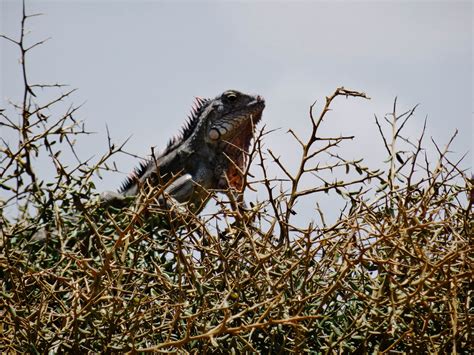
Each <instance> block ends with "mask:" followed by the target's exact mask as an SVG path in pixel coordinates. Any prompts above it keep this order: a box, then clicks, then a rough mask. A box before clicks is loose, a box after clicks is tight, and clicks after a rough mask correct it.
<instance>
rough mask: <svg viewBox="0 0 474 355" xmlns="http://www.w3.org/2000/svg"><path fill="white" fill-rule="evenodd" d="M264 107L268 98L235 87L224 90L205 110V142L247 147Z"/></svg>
mask: <svg viewBox="0 0 474 355" xmlns="http://www.w3.org/2000/svg"><path fill="white" fill-rule="evenodd" d="M264 108H265V101H264V100H263V98H261V97H260V96H258V95H257V96H251V95H246V94H243V93H241V92H239V91H236V90H227V91H225V92H224V93H223V94H222V95H220V96H218V97H216V98H215V99H214V100H211V101H210V103H209V104H208V105H207V107H206V108H205V109H204V110H203V117H206V118H207V120H206V121H207V122H206V131H207V132H206V133H207V134H206V141H207V142H208V143H210V144H213V143H216V142H221V141H222V142H230V143H232V144H234V145H237V146H239V147H240V148H242V149H246V148H247V147H248V144H249V143H250V140H251V138H252V136H253V129H254V127H255V125H256V124H257V123H258V121H260V119H261V117H262V111H263V109H264ZM244 142H245V144H244V146H242V144H241V143H244Z"/></svg>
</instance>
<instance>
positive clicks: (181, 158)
mask: <svg viewBox="0 0 474 355" xmlns="http://www.w3.org/2000/svg"><path fill="white" fill-rule="evenodd" d="M264 108H265V101H264V99H263V98H262V97H261V96H258V95H257V96H252V95H246V94H243V93H241V92H238V91H235V90H228V91H225V92H224V93H223V94H222V95H220V96H218V97H216V98H215V99H201V98H196V102H195V106H194V108H193V110H192V112H191V115H190V116H189V120H188V121H187V123H186V124H185V126H184V128H183V130H182V132H181V134H180V135H179V136H178V137H176V138H174V139H172V140H171V141H170V142H169V143H168V146H167V148H166V149H165V150H164V151H163V152H162V153H161V154H160V155H158V156H156V157H152V158H151V159H149V160H148V161H146V162H144V163H142V164H140V166H139V167H138V168H137V169H135V171H134V172H133V174H132V175H131V176H130V177H129V178H127V180H126V181H125V182H124V183H123V185H122V187H121V189H120V190H119V192H118V193H113V192H106V193H103V194H102V195H101V198H102V200H103V201H106V202H108V203H110V204H113V205H120V203H121V202H123V201H124V200H125V199H126V197H130V196H136V195H137V194H138V192H139V191H140V189H142V188H143V189H152V188H155V187H159V186H166V184H167V183H169V182H170V181H171V179H173V182H172V183H171V184H170V185H169V186H168V187H167V188H166V189H165V191H164V193H165V195H167V196H168V197H171V199H172V200H174V201H177V202H179V203H185V202H187V203H188V204H187V205H188V207H189V209H190V210H191V211H193V212H195V213H197V212H199V211H200V210H201V209H202V208H204V206H205V204H206V202H207V201H208V200H209V198H210V192H212V191H213V190H220V189H228V188H232V189H234V190H237V191H240V190H241V189H242V187H243V181H244V179H243V176H242V171H243V170H244V169H245V167H244V165H245V162H246V154H247V153H248V149H249V146H250V141H251V139H252V137H253V133H254V129H255V125H256V124H257V123H258V122H259V121H260V119H261V117H262V112H263V109H264Z"/></svg>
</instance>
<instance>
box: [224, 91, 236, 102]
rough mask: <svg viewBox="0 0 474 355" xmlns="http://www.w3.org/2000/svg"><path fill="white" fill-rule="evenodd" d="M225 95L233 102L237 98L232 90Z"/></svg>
mask: <svg viewBox="0 0 474 355" xmlns="http://www.w3.org/2000/svg"><path fill="white" fill-rule="evenodd" d="M225 97H226V98H227V100H229V101H230V102H234V101H235V100H237V94H236V93H234V92H229V93H227V94H226V95H225Z"/></svg>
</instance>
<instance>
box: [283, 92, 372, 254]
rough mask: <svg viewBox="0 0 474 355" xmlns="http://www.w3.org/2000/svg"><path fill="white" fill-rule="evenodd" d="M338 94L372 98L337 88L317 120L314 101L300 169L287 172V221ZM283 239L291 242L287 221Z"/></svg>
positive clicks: (329, 144) (330, 144)
mask: <svg viewBox="0 0 474 355" xmlns="http://www.w3.org/2000/svg"><path fill="white" fill-rule="evenodd" d="M337 96H345V97H346V98H347V97H349V96H351V97H362V98H365V99H370V98H369V97H368V96H367V95H366V94H365V93H361V92H358V91H354V90H348V89H345V88H344V87H340V88H337V89H336V90H335V91H334V93H333V94H332V95H331V96H328V97H326V102H325V105H324V108H323V110H322V111H321V113H320V115H319V117H318V119H317V120H315V118H314V115H313V109H314V105H315V104H316V102H315V103H313V104H312V105H311V106H310V109H309V115H310V118H311V122H312V130H311V135H310V137H309V138H308V141H307V143H305V144H303V145H302V153H301V156H302V158H301V160H300V164H299V167H298V170H297V171H296V175H294V176H291V175H290V174H287V175H288V176H289V178H290V180H291V192H290V197H289V199H288V202H287V208H286V212H285V221H287V222H288V221H289V220H290V216H291V214H292V213H293V206H294V204H295V202H296V200H297V198H298V197H299V196H300V195H301V194H300V193H299V192H298V188H299V183H300V180H301V177H302V176H303V174H304V173H305V172H306V171H307V170H306V164H307V163H308V161H309V160H310V159H311V158H313V157H314V156H315V155H316V154H310V150H311V148H312V146H313V144H314V143H316V142H317V141H319V140H321V138H320V137H318V136H317V133H318V130H319V127H320V125H321V123H322V122H323V120H324V118H325V116H326V114H327V113H328V111H330V106H331V103H332V101H333V100H334V99H335V98H336V97H337ZM344 138H349V139H350V137H342V138H335V139H334V141H336V142H340V141H341V140H342V139H344ZM323 140H327V139H326V138H324V139H323ZM331 141H332V139H331V140H330V143H328V145H327V146H326V147H323V148H322V149H321V150H320V151H321V152H322V151H324V150H326V149H328V148H329V147H331V146H332V145H334V144H333V143H331ZM299 142H300V144H301V141H299ZM277 163H278V162H277ZM280 167H281V164H280ZM283 241H286V244H287V245H288V243H289V228H288V224H287V223H286V224H285V227H284V228H282V229H281V230H280V240H279V243H280V244H282V243H283Z"/></svg>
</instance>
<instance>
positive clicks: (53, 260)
mask: <svg viewBox="0 0 474 355" xmlns="http://www.w3.org/2000/svg"><path fill="white" fill-rule="evenodd" d="M32 16H33V15H26V14H25V13H24V14H23V19H22V27H21V28H22V30H21V35H20V38H19V39H13V38H11V37H5V36H3V37H4V39H5V40H8V41H10V42H12V43H13V44H14V45H16V46H18V48H19V49H20V55H21V63H22V64H21V68H22V75H23V81H24V93H23V97H22V99H21V103H19V104H13V105H14V108H15V110H16V111H15V112H17V113H18V119H16V118H13V117H12V115H11V114H7V113H6V111H5V110H2V112H0V115H1V121H0V122H1V123H0V124H1V126H2V129H4V130H10V131H11V132H14V133H16V135H17V136H18V141H17V142H15V143H11V142H7V141H5V140H3V141H2V145H1V160H0V161H1V166H0V187H1V190H2V196H3V197H2V200H1V202H0V203H1V208H2V210H1V211H2V212H1V235H0V238H1V239H0V248H1V249H0V250H1V251H0V264H1V271H0V273H1V279H0V285H1V299H0V302H1V309H0V334H1V336H0V351H1V352H8V353H9V352H23V351H28V352H50V351H52V352H70V351H75V352H116V351H119V352H120V351H140V352H145V351H153V352H155V351H179V352H182V353H187V352H189V353H203V352H213V353H223V352H226V353H227V352H232V353H241V352H263V353H270V352H271V353H286V352H298V353H299V352H310V351H311V352H314V351H316V352H319V353H348V352H351V353H366V352H389V351H394V352H412V353H449V352H451V353H468V352H469V351H470V350H471V351H472V348H471V349H470V348H469V346H470V345H471V344H472V343H473V339H472V324H471V319H472V318H471V316H472V304H471V302H472V301H471V300H472V289H471V288H470V285H469V282H470V280H471V277H472V274H473V271H472V265H473V260H472V259H473V254H472V242H471V238H472V235H473V221H472V215H471V208H472V197H471V198H469V197H466V196H467V194H468V193H470V192H471V191H472V181H470V179H469V178H468V177H467V176H466V174H465V172H464V171H462V170H461V168H460V161H452V160H451V159H450V158H449V156H448V155H449V154H448V146H449V145H448V146H447V147H446V148H443V149H441V148H439V147H438V145H436V144H435V143H434V142H433V146H434V148H435V149H436V152H437V159H436V161H429V159H428V158H427V153H426V150H425V148H424V147H423V143H424V139H423V138H424V129H423V132H421V134H420V137H419V138H418V139H417V140H415V141H412V140H410V139H408V138H406V137H404V136H403V134H402V133H403V127H404V125H405V123H406V122H407V121H408V120H409V119H410V118H411V117H413V115H414V112H415V109H412V110H409V111H407V112H405V113H402V114H399V113H398V112H397V106H396V101H395V104H394V106H393V112H392V113H391V114H389V115H387V116H386V117H384V120H383V121H381V120H379V119H377V120H376V122H377V125H378V127H379V129H380V134H381V142H382V143H381V144H383V147H385V149H386V151H387V155H388V161H387V164H386V169H385V170H373V169H370V168H368V167H366V166H364V165H362V161H349V160H345V159H344V158H342V157H340V156H339V155H337V154H336V153H335V150H334V148H335V147H336V146H337V145H340V144H342V143H344V141H345V140H347V139H351V138H352V137H336V138H330V137H322V136H321V135H320V126H321V125H322V123H323V122H324V119H327V118H328V117H327V114H328V111H329V110H330V105H331V104H332V102H333V101H334V100H335V99H337V98H338V97H339V96H343V97H361V98H366V96H365V94H363V93H359V92H356V91H350V90H346V89H344V88H338V89H337V90H336V91H335V92H334V93H333V94H332V95H331V96H329V97H327V98H326V101H325V104H324V107H323V108H322V110H321V111H320V113H319V114H318V115H317V114H316V113H315V110H314V107H313V106H312V107H311V110H310V120H308V121H309V125H310V126H311V128H312V129H311V132H310V135H309V137H308V138H307V139H306V140H304V139H302V138H301V137H298V136H297V135H296V134H294V133H292V134H293V135H294V138H295V139H296V141H297V144H299V146H300V148H301V158H300V163H299V166H298V167H297V169H296V171H293V172H292V171H290V170H289V168H288V167H287V165H285V162H283V161H282V160H281V159H280V158H279V157H277V156H276V154H274V153H273V152H272V151H269V150H265V149H264V147H263V143H262V139H263V137H264V136H265V132H263V131H260V133H259V134H257V136H256V138H255V144H254V146H253V150H252V151H251V152H250V158H251V159H249V161H250V162H249V166H250V163H251V162H252V161H253V162H254V165H257V166H258V168H259V169H260V170H261V175H262V176H263V179H261V180H259V181H248V182H247V185H253V186H254V187H255V186H256V185H259V186H263V188H264V189H263V190H264V191H266V194H267V196H265V199H264V200H263V202H255V203H253V204H251V207H249V208H248V209H247V210H246V211H244V212H242V213H240V212H235V211H231V210H230V209H229V208H228V205H227V204H225V203H224V202H222V201H220V200H219V201H218V200H216V201H217V202H218V203H220V204H221V207H222V208H220V210H219V212H217V213H215V214H214V215H211V216H193V215H191V214H187V215H183V213H182V212H180V213H176V212H173V211H163V210H160V209H159V208H158V207H157V204H156V203H155V200H156V196H157V195H159V194H160V192H161V191H155V192H154V193H153V194H152V195H148V196H145V195H143V194H142V195H140V196H139V197H138V198H137V200H136V202H135V203H134V204H133V205H132V206H131V207H129V208H126V209H123V210H114V209H113V208H104V207H102V206H100V204H99V203H98V200H97V199H93V198H91V196H94V195H95V194H96V192H95V191H94V187H93V183H92V178H93V177H94V175H96V174H97V173H98V171H99V170H101V169H111V165H110V164H108V162H109V161H110V159H109V158H110V157H111V156H113V155H115V154H116V153H118V152H121V151H122V146H118V147H117V146H114V145H113V144H112V143H110V140H109V147H110V149H109V151H108V152H107V153H106V154H104V156H103V157H101V158H100V159H99V160H98V161H97V162H96V163H95V164H91V163H90V162H81V161H79V162H78V163H77V164H76V166H71V162H70V161H69V162H68V164H66V163H65V161H63V158H62V156H63V155H62V150H64V149H66V148H68V149H70V150H72V152H74V142H75V140H76V136H79V137H77V138H80V135H82V134H87V132H86V130H85V129H84V128H83V125H82V123H80V122H78V121H76V120H75V118H74V115H75V113H76V110H77V108H74V107H73V106H71V108H69V109H67V110H66V111H65V112H64V113H63V114H59V115H58V114H52V113H51V112H53V111H52V108H53V107H56V106H57V105H58V104H59V103H61V102H64V101H65V100H69V99H70V96H71V94H72V92H73V91H66V92H63V93H60V94H58V97H57V98H56V99H54V100H50V101H49V102H48V103H46V104H39V103H38V102H39V101H40V97H38V96H37V95H39V94H40V93H42V92H43V90H47V89H51V90H57V91H60V92H61V91H62V90H63V89H64V88H63V87H62V86H61V85H58V84H55V85H35V84H31V83H30V82H29V81H28V80H27V70H26V69H27V67H26V63H27V61H26V56H27V55H28V54H29V51H30V50H32V49H33V48H34V47H35V46H36V45H37V44H34V45H31V46H29V47H28V46H27V45H26V42H25V40H26V38H25V22H26V21H28V20H29V19H30V17H32ZM41 43H42V42H40V43H38V45H39V44H41ZM57 91H56V92H57ZM384 122H385V123H384ZM382 124H388V128H389V131H390V134H386V133H384V132H385V128H384V126H383V125H382ZM385 127H387V126H385ZM402 146H403V147H404V149H403V150H402V149H401V148H399V147H402ZM383 147H382V149H383ZM406 147H409V148H411V149H407V148H406ZM323 156H324V157H325V158H326V159H322V157H323ZM39 158H43V159H49V162H50V163H51V164H52V166H53V167H54V168H55V171H56V177H55V179H53V180H51V179H50V180H49V181H46V180H45V179H42V178H41V177H40V176H39V175H38V173H37V165H36V164H37V162H38V159H39ZM327 158H329V161H330V163H328V165H326V166H322V165H320V164H318V161H321V160H324V161H327ZM270 164H276V166H277V167H278V169H280V171H281V175H283V177H284V180H285V182H284V184H286V185H284V186H286V188H285V189H283V190H281V189H280V188H279V186H280V184H282V182H281V181H282V179H281V178H280V179H278V180H276V179H272V178H270V177H269V174H268V166H269V165H270ZM328 170H331V171H332V172H333V176H344V174H345V173H346V172H348V171H349V170H352V171H355V172H356V173H357V176H358V177H357V178H353V179H350V180H348V181H342V180H337V179H336V180H333V181H327V180H321V179H325V178H324V177H323V172H326V171H328ZM307 175H311V176H314V178H315V179H316V177H319V180H316V181H317V182H315V183H314V187H313V188H310V189H308V188H305V189H304V188H302V187H301V185H302V184H301V180H302V177H303V176H307ZM324 176H326V175H324ZM321 181H323V182H321ZM277 191H282V192H277ZM326 192H336V193H337V196H340V198H341V199H343V200H344V201H346V202H347V204H346V206H347V208H345V209H344V210H343V211H342V213H341V215H340V217H339V218H338V219H337V221H336V222H335V223H334V224H332V225H327V224H326V223H320V225H316V223H314V222H308V223H307V226H306V227H305V228H301V227H296V226H295V225H294V224H292V216H293V207H294V206H295V203H296V202H297V201H299V200H300V199H301V198H303V197H304V196H307V195H313V194H321V193H326ZM7 211H10V213H7ZM12 211H14V213H13V216H12ZM315 213H316V211H315ZM318 213H319V214H320V215H321V217H323V216H324V212H323V211H322V210H318ZM313 219H315V218H313ZM323 220H324V219H323ZM216 225H217V227H214V226H216Z"/></svg>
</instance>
